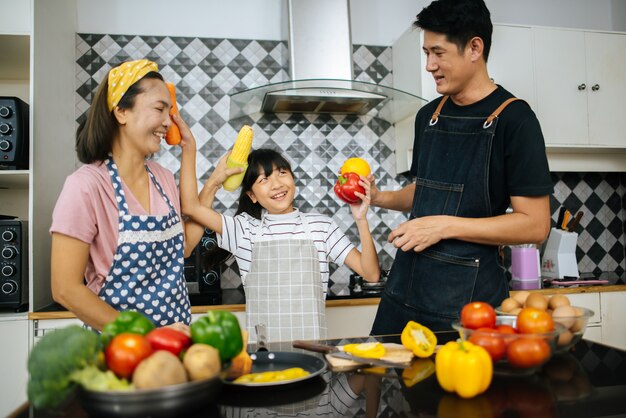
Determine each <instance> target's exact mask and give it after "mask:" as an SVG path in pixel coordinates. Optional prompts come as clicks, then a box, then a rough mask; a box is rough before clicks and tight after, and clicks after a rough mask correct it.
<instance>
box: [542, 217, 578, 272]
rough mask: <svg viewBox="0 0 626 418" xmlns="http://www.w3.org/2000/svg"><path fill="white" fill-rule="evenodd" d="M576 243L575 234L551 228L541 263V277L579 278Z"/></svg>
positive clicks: (576, 235) (576, 237)
mask: <svg viewBox="0 0 626 418" xmlns="http://www.w3.org/2000/svg"><path fill="white" fill-rule="evenodd" d="M577 242H578V234H577V233H575V232H568V231H564V230H562V229H557V228H552V230H551V231H550V237H548V242H547V243H546V247H545V250H544V253H543V259H542V262H541V274H542V276H543V277H547V278H553V279H560V278H563V277H579V273H578V261H577V260H576V243H577Z"/></svg>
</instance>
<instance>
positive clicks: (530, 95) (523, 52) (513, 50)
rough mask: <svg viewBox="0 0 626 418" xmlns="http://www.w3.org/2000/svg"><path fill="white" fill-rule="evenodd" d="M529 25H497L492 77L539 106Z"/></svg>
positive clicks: (490, 64) (491, 54) (489, 66)
mask: <svg viewBox="0 0 626 418" xmlns="http://www.w3.org/2000/svg"><path fill="white" fill-rule="evenodd" d="M533 62H534V61H533V36H532V31H531V28H530V27H522V26H506V25H495V26H494V27H493V36H492V42H491V51H490V52H489V58H488V60H487V70H488V71H489V77H491V79H492V80H493V81H494V82H495V83H496V84H499V85H501V86H502V87H504V88H505V89H507V90H508V91H510V92H511V93H512V94H514V95H515V96H516V97H519V98H521V99H524V100H525V101H526V102H527V103H528V104H529V105H530V107H531V108H533V109H536V108H537V99H536V95H535V75H534V69H533Z"/></svg>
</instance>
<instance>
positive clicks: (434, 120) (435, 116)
mask: <svg viewBox="0 0 626 418" xmlns="http://www.w3.org/2000/svg"><path fill="white" fill-rule="evenodd" d="M448 97H450V96H443V99H441V101H440V102H439V105H438V106H437V109H435V113H433V115H432V116H431V117H430V126H433V125H434V124H436V123H437V121H438V120H439V114H440V113H441V109H442V108H443V105H444V103H445V102H446V100H448Z"/></svg>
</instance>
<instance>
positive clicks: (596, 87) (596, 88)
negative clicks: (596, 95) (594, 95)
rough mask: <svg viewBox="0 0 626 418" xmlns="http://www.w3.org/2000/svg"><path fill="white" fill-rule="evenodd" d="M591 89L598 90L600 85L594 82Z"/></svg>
mask: <svg viewBox="0 0 626 418" xmlns="http://www.w3.org/2000/svg"><path fill="white" fill-rule="evenodd" d="M591 90H593V91H598V90H600V85H599V84H594V85H593V86H591Z"/></svg>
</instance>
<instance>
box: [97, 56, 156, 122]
mask: <svg viewBox="0 0 626 418" xmlns="http://www.w3.org/2000/svg"><path fill="white" fill-rule="evenodd" d="M152 71H155V72H158V71H159V67H158V65H156V63H154V62H152V61H148V60H137V61H129V62H124V63H122V64H120V65H119V66H117V67H115V68H113V69H111V71H109V86H108V87H109V89H108V96H107V104H108V105H109V112H110V111H112V110H113V109H114V108H115V106H117V104H118V103H119V102H120V100H122V96H124V94H125V93H126V91H127V90H128V89H129V88H130V86H132V85H133V84H135V83H136V82H137V81H138V80H141V78H142V77H143V76H145V75H146V74H148V73H149V72H152Z"/></svg>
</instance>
